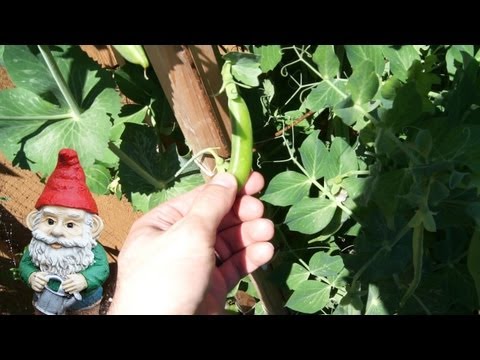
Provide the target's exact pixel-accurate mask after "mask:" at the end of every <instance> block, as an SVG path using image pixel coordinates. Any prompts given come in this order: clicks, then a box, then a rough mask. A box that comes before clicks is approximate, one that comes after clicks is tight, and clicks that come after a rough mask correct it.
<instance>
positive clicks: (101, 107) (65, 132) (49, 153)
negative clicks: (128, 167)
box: [25, 89, 120, 175]
mask: <svg viewBox="0 0 480 360" xmlns="http://www.w3.org/2000/svg"><path fill="white" fill-rule="evenodd" d="M119 110H120V97H119V96H118V93H117V92H116V91H115V90H113V89H105V90H104V91H103V92H102V93H101V94H100V95H99V96H98V97H97V98H96V99H95V102H94V103H93V104H92V106H91V108H90V109H88V110H87V111H85V112H83V113H82V114H81V116H80V118H79V119H75V118H68V119H64V120H61V121H56V122H53V123H52V124H50V125H49V126H48V127H45V129H43V130H42V131H41V132H40V133H38V135H36V136H34V137H31V138H29V139H28V140H26V143H25V153H26V154H28V155H29V162H31V165H30V166H31V169H32V170H33V171H38V172H41V173H43V174H44V175H47V174H50V173H51V172H52V171H53V169H54V168H55V166H56V163H57V157H58V151H59V150H60V149H62V148H72V149H75V150H76V151H77V153H78V155H79V159H80V162H81V163H82V166H84V167H88V166H90V165H93V162H94V161H95V159H96V158H97V157H99V156H102V155H103V154H104V153H105V150H106V148H107V144H108V139H109V133H110V127H111V123H110V116H109V114H115V115H116V114H118V112H119ZM25 136H27V134H25ZM46 144H48V146H47V147H46V146H45V145H46Z"/></svg>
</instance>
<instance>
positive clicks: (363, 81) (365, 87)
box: [347, 60, 379, 105]
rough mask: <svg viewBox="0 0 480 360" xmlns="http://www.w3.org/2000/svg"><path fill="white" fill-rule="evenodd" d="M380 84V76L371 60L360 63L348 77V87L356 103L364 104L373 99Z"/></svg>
mask: <svg viewBox="0 0 480 360" xmlns="http://www.w3.org/2000/svg"><path fill="white" fill-rule="evenodd" d="M378 86H379V81H378V76H377V74H376V73H375V68H374V65H373V63H372V62H371V61H369V60H365V61H362V62H361V63H359V64H358V65H357V66H356V67H355V69H354V70H353V74H352V76H350V78H349V79H348V85H347V89H348V90H349V91H350V93H351V96H352V99H353V101H354V102H355V104H359V105H361V104H364V103H366V102H368V101H370V100H372V99H373V97H374V96H375V94H376V93H377V90H378Z"/></svg>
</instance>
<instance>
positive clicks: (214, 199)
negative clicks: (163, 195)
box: [187, 173, 237, 231]
mask: <svg viewBox="0 0 480 360" xmlns="http://www.w3.org/2000/svg"><path fill="white" fill-rule="evenodd" d="M236 195H237V181H236V180H235V177H234V176H233V175H232V174H229V173H219V174H217V175H215V177H213V179H212V180H210V182H209V183H207V185H205V187H204V188H203V189H202V191H201V192H200V193H199V194H198V195H197V197H196V198H195V200H194V201H193V204H192V207H191V208H190V211H189V212H188V214H187V216H189V215H193V216H195V217H197V218H200V220H201V222H202V225H203V226H205V227H207V228H208V230H210V231H216V229H217V228H218V226H219V225H220V222H221V221H222V219H223V218H224V216H225V215H226V214H227V213H228V212H229V211H230V209H231V208H232V206H233V203H234V201H235V197H236Z"/></svg>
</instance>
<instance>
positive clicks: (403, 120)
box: [384, 83, 422, 132]
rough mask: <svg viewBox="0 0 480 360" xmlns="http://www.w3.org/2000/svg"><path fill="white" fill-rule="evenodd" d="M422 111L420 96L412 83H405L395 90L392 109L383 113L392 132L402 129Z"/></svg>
mask: <svg viewBox="0 0 480 360" xmlns="http://www.w3.org/2000/svg"><path fill="white" fill-rule="evenodd" d="M421 113H422V98H421V96H420V95H419V94H418V92H417V89H416V87H415V84H414V83H407V84H406V85H404V86H402V87H401V88H399V89H398V90H397V96H396V97H395V100H394V101H393V107H392V109H390V110H388V111H387V113H386V115H385V118H384V120H385V123H386V124H387V126H390V127H391V128H392V129H393V131H394V132H397V131H400V130H402V129H403V128H404V127H405V126H407V125H410V124H411V123H413V122H414V121H415V120H417V119H418V118H419V117H420V115H421Z"/></svg>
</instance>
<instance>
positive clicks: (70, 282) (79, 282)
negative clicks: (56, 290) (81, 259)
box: [62, 274, 88, 293]
mask: <svg viewBox="0 0 480 360" xmlns="http://www.w3.org/2000/svg"><path fill="white" fill-rule="evenodd" d="M87 286H88V285H87V279H85V276H83V275H81V274H71V275H68V276H67V279H66V280H65V281H64V282H63V284H62V287H63V290H65V291H66V292H67V293H74V292H80V291H82V290H83V289H86V288H87Z"/></svg>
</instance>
